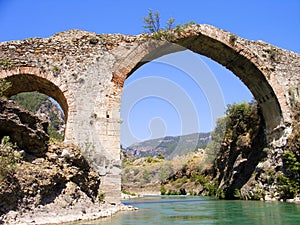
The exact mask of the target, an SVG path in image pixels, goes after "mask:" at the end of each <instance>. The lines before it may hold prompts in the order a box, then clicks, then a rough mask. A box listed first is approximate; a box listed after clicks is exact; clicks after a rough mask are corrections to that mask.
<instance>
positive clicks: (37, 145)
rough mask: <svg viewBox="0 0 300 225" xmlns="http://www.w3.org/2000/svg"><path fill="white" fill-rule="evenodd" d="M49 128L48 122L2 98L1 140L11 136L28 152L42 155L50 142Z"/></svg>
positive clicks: (14, 141)
mask: <svg viewBox="0 0 300 225" xmlns="http://www.w3.org/2000/svg"><path fill="white" fill-rule="evenodd" d="M47 127H48V123H47V122H46V121H44V120H42V119H40V118H39V117H37V116H35V115H33V114H32V113H31V112H29V111H27V110H24V109H22V108H20V107H19V106H17V105H15V104H13V103H10V102H7V101H5V100H3V99H1V98H0V138H2V137H3V136H10V138H11V140H12V142H13V143H16V144H17V145H18V147H20V148H21V149H24V150H25V151H26V152H28V153H31V154H34V155H42V154H43V153H44V152H45V151H46V149H47V143H48V140H49V136H48V134H47Z"/></svg>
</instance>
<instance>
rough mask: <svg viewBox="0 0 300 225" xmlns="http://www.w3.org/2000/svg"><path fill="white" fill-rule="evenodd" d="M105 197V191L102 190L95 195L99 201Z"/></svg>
mask: <svg viewBox="0 0 300 225" xmlns="http://www.w3.org/2000/svg"><path fill="white" fill-rule="evenodd" d="M104 198H105V193H104V192H103V191H102V190H99V192H98V195H97V199H98V201H99V202H103V201H104Z"/></svg>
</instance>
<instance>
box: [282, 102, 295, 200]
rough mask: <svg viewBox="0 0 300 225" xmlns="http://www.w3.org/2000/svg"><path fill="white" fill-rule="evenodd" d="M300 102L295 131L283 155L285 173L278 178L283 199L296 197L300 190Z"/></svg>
mask: <svg viewBox="0 0 300 225" xmlns="http://www.w3.org/2000/svg"><path fill="white" fill-rule="evenodd" d="M299 119H300V103H295V104H294V120H295V121H297V122H295V123H294V127H293V132H292V134H291V135H290V137H289V139H288V142H287V144H286V146H285V151H284V153H283V155H282V159H283V167H284V174H280V175H279V176H278V177H277V179H278V184H279V185H278V191H279V194H280V197H281V198H283V199H288V198H294V197H296V195H297V193H299V192H300V121H299Z"/></svg>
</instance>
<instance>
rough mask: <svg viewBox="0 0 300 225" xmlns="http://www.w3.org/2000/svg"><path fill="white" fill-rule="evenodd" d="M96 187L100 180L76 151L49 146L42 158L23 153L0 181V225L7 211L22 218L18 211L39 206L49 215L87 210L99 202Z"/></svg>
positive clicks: (35, 208)
mask: <svg viewBox="0 0 300 225" xmlns="http://www.w3.org/2000/svg"><path fill="white" fill-rule="evenodd" d="M99 185H100V176H99V175H98V173H97V172H95V171H94V170H93V169H92V168H91V167H90V166H89V164H88V162H87V161H86V160H85V159H84V157H83V156H82V154H81V152H80V150H79V148H78V147H75V146H73V145H65V144H62V143H61V144H52V145H51V146H50V147H49V149H48V150H47V152H45V154H44V156H43V157H35V156H32V155H29V154H26V153H25V155H24V156H23V158H22V159H21V160H19V162H18V163H17V164H16V166H15V169H14V171H13V172H12V173H10V174H8V175H7V176H6V177H5V178H4V179H2V180H0V223H1V219H3V220H6V219H5V218H7V217H6V216H5V214H7V213H8V212H9V211H14V212H15V214H16V215H18V217H20V218H22V216H21V215H19V213H20V211H23V212H26V211H28V212H32V211H35V210H37V208H40V207H42V206H43V207H45V209H47V210H48V211H50V212H51V210H52V211H53V210H54V211H57V210H58V209H68V210H70V209H71V208H72V207H75V206H76V207H79V206H78V205H80V206H81V208H80V210H81V211H85V210H90V208H91V207H92V204H94V202H99V201H101V196H100V197H99V195H98V193H99ZM50 206H51V207H50ZM10 214H11V212H10ZM1 215H4V216H3V217H2V218H1ZM10 219H11V218H10Z"/></svg>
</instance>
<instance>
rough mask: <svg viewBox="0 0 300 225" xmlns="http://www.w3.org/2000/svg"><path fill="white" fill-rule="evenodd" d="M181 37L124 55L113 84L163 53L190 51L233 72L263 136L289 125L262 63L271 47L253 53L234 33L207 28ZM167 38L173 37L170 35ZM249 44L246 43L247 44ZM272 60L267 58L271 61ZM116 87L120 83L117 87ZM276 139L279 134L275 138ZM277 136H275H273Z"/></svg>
mask: <svg viewBox="0 0 300 225" xmlns="http://www.w3.org/2000/svg"><path fill="white" fill-rule="evenodd" d="M198 28H200V29H198V30H196V31H195V30H192V31H191V32H187V33H184V34H177V36H176V34H175V37H173V38H171V39H170V41H153V40H152V41H148V42H146V43H142V44H141V45H140V46H138V47H137V48H136V49H135V50H134V51H133V52H132V53H130V54H129V55H127V57H126V59H125V60H124V62H122V66H123V67H121V68H119V66H120V64H118V65H117V69H116V70H115V74H114V75H115V77H116V79H115V80H116V81H117V82H116V83H118V82H119V83H122V82H124V80H125V79H126V78H127V77H129V76H130V75H131V74H132V73H133V72H134V71H135V70H137V69H138V68H140V67H141V66H142V65H143V64H145V63H147V62H150V61H152V60H154V59H156V58H158V57H161V56H164V55H166V54H170V53H174V52H178V51H183V50H186V49H188V50H191V51H193V52H194V53H198V54H200V55H204V56H206V57H208V58H210V59H212V60H214V61H216V62H217V63H219V64H221V65H222V66H224V67H226V68H227V69H229V70H230V71H231V72H233V73H234V74H235V75H236V76H237V77H238V78H239V79H240V80H241V81H242V82H243V83H244V84H245V85H246V86H247V87H248V89H249V90H250V91H251V93H252V94H253V96H254V98H255V99H256V100H257V102H258V104H259V105H260V107H261V109H262V113H263V116H264V119H265V123H266V128H267V135H268V137H270V138H269V141H270V142H271V141H272V138H273V135H272V134H273V133H274V132H276V131H281V130H282V129H281V128H282V127H283V126H285V125H288V124H290V123H291V118H290V108H289V106H288V104H287V100H286V96H285V93H284V91H283V89H282V88H281V86H280V85H279V83H278V80H277V79H276V78H275V77H274V76H272V75H271V71H270V70H269V69H266V66H265V65H264V63H265V61H264V60H270V58H271V57H272V55H271V54H272V51H275V50H274V49H273V48H272V47H269V48H267V49H265V50H264V52H261V53H262V55H263V56H260V55H257V54H255V51H253V50H251V49H250V48H249V47H248V46H247V45H246V44H248V43H246V44H245V43H244V42H245V40H244V39H241V38H239V37H237V36H236V35H234V34H231V33H229V32H226V31H224V30H221V29H218V28H214V27H211V26H205V27H202V26H200V27H198ZM170 35H174V34H173V33H172V32H171V33H170ZM248 42H249V41H248ZM272 60H274V59H271V61H272ZM117 85H120V84H117ZM279 136H280V135H279ZM274 137H275V136H274ZM277 137H278V136H277Z"/></svg>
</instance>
